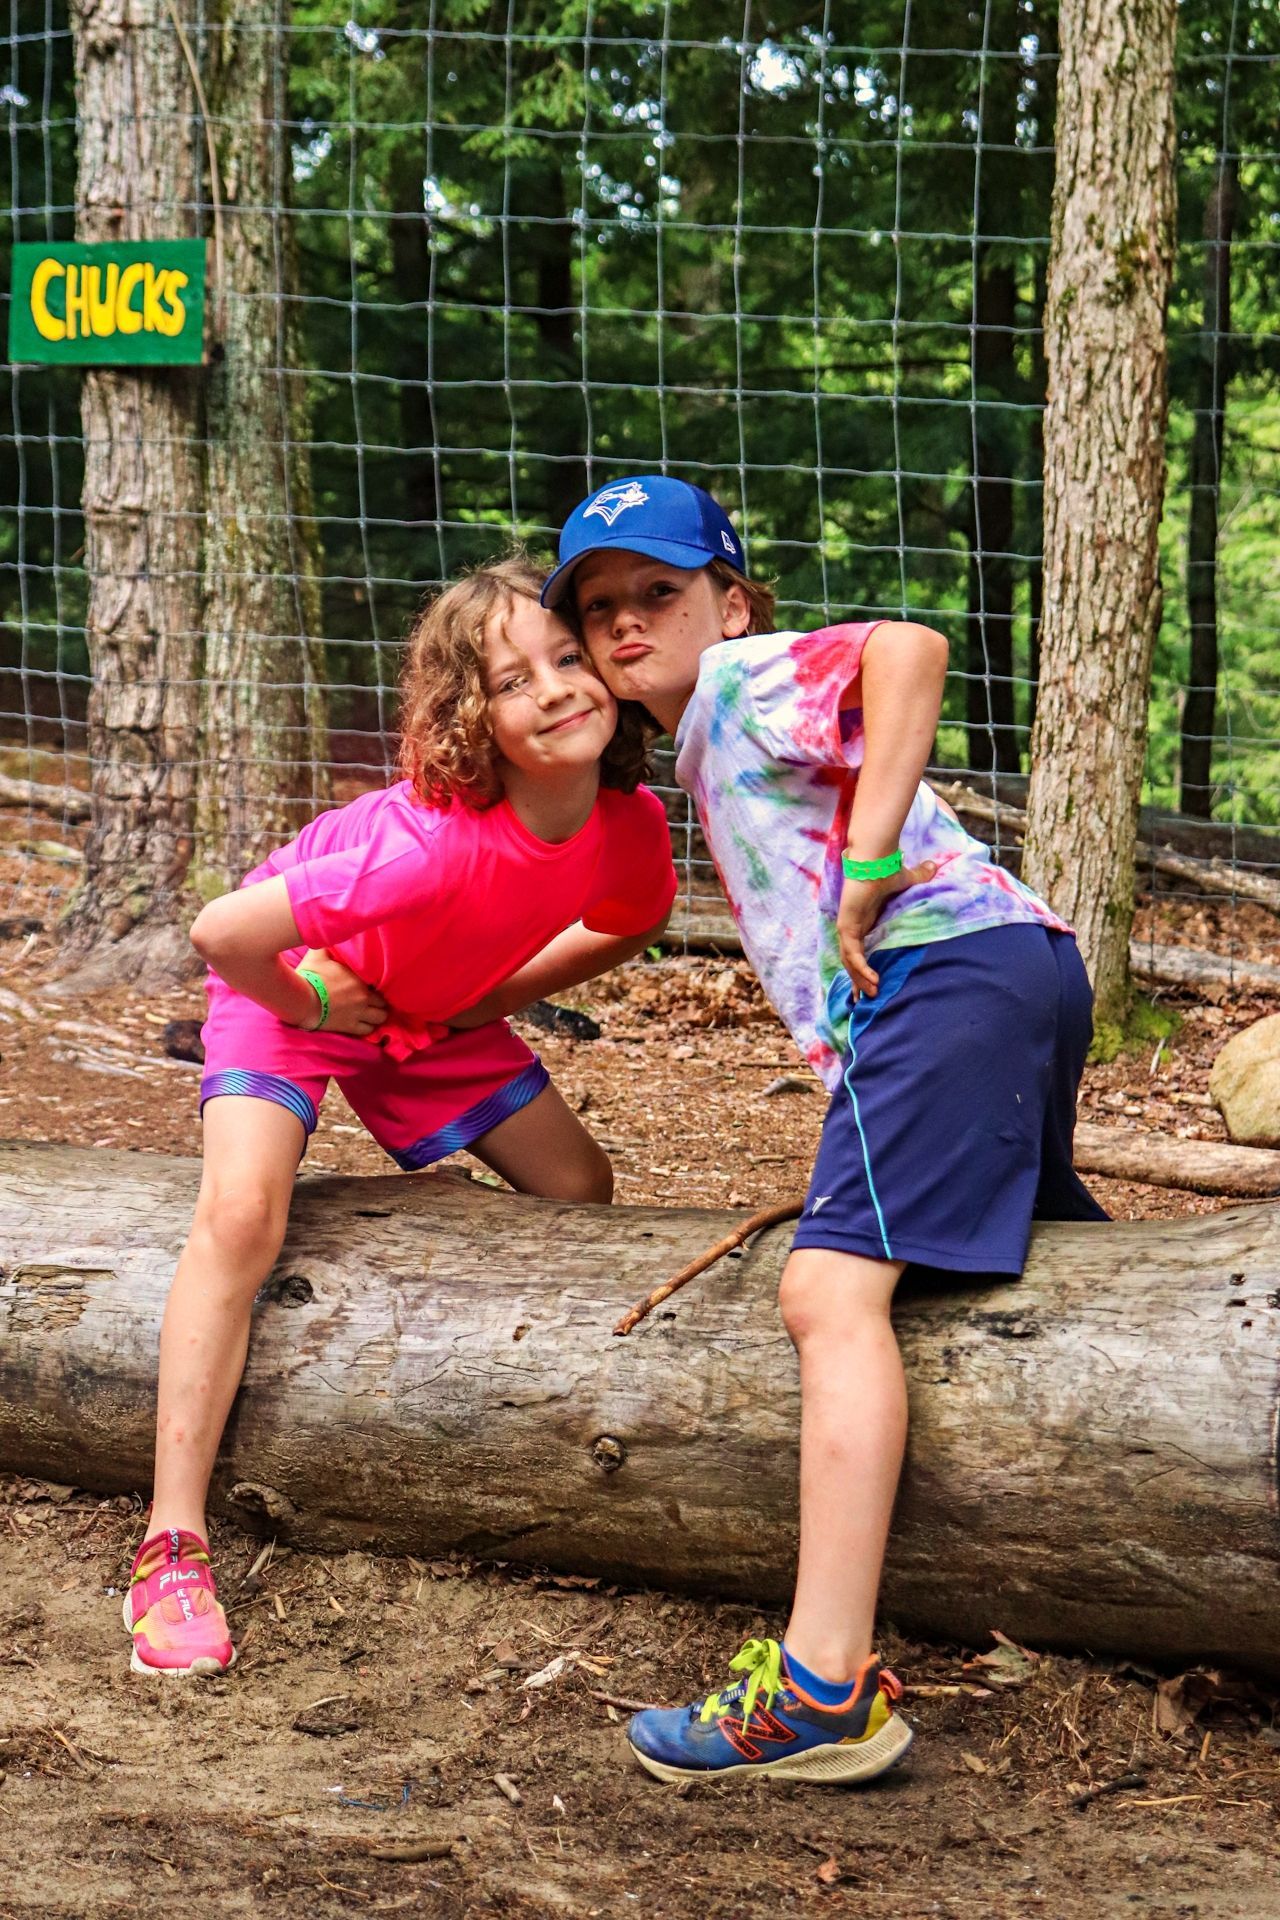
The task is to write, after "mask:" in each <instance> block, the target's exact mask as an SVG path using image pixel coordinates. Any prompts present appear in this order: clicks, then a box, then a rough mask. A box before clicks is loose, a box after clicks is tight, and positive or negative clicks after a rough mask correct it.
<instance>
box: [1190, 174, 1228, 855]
mask: <svg viewBox="0 0 1280 1920" xmlns="http://www.w3.org/2000/svg"><path fill="white" fill-rule="evenodd" d="M1239 181H1240V162H1239V159H1238V158H1237V157H1236V155H1234V154H1230V155H1224V156H1223V158H1222V159H1221V160H1220V161H1219V162H1218V170H1217V174H1216V176H1215V179H1214V183H1213V189H1212V191H1211V193H1210V195H1209V199H1208V202H1207V204H1206V206H1205V210H1204V238H1205V261H1204V325H1203V326H1202V328H1201V330H1200V352H1199V363H1198V370H1197V379H1196V415H1195V420H1196V424H1195V431H1194V433H1193V435H1192V439H1191V471H1190V473H1189V475H1188V480H1187V490H1188V493H1189V494H1190V511H1189V518H1188V521H1187V615H1188V619H1189V621H1190V626H1191V647H1190V654H1189V658H1188V664H1187V697H1186V700H1185V702H1184V703H1183V708H1182V754H1181V766H1180V769H1179V800H1180V803H1181V807H1182V811H1183V812H1184V813H1191V814H1196V815H1197V816H1198V817H1199V818H1200V819H1202V820H1208V819H1209V818H1210V816H1211V815H1212V813H1213V735H1214V725H1215V720H1216V714H1217V703H1218V498H1219V494H1220V491H1221V486H1222V439H1223V429H1224V427H1225V424H1226V406H1227V381H1228V380H1229V378H1230V374H1231V363H1230V354H1231V342H1230V337H1229V336H1230V333H1231V236H1232V233H1233V231H1234V229H1235V218H1236V194H1237V189H1238V186H1239Z"/></svg>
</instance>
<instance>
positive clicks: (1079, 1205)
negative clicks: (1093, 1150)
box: [792, 924, 1107, 1273]
mask: <svg viewBox="0 0 1280 1920" xmlns="http://www.w3.org/2000/svg"><path fill="white" fill-rule="evenodd" d="M872 965H873V966H874V967H875V969H876V972H877V973H878V974H879V976H880V991H879V993H878V994H877V996H876V998H875V999H874V1000H870V999H867V998H866V997H865V996H864V997H863V998H862V999H860V1000H859V1001H858V1003H857V1005H856V1006H855V1007H854V1009H853V1012H852V1017H851V1019H850V1023H849V1050H848V1052H847V1054H846V1056H845V1062H844V1077H843V1080H842V1082H841V1084H840V1085H839V1086H838V1087H837V1088H836V1090H835V1092H834V1093H833V1095H832V1096H831V1105H830V1107H829V1109H828V1111H827V1117H826V1120H825V1121H824V1123H823V1128H822V1140H821V1142H820V1144H819V1147H818V1158H817V1161H816V1163H815V1165H814V1169H813V1178H812V1181H811V1182H810V1186H809V1192H808V1195H807V1197H806V1200H805V1206H804V1213H803V1215H802V1217H801V1220H800V1224H799V1226H798V1228H797V1229H796V1235H795V1239H794V1241H793V1242H792V1245H793V1246H795V1247H827V1248H834V1249H836V1250H837V1251H838V1252H841V1253H860V1254H866V1255H867V1256H868V1257H869V1258H871V1259H873V1260H909V1261H914V1262H917V1263H919V1264H921V1265H924V1266H929V1267H941V1268H943V1269H948V1270H951V1271H953V1272H957V1273H1021V1271H1022V1267H1023V1263H1024V1261H1025V1259H1026V1255H1027V1242H1028V1240H1029V1238H1030V1235H1031V1222H1032V1220H1105V1219H1106V1218H1107V1215H1106V1214H1105V1213H1104V1212H1103V1210H1102V1208H1101V1207H1100V1206H1099V1205H1098V1203H1097V1201H1096V1200H1094V1199H1093V1198H1092V1196H1091V1195H1090V1194H1089V1192H1088V1191H1087V1189H1086V1188H1085V1187H1084V1186H1083V1185H1082V1184H1081V1182H1080V1180H1079V1178H1078V1177H1077V1175H1076V1174H1075V1173H1074V1172H1073V1170H1072V1165H1071V1140H1072V1134H1073V1132H1074V1129H1075V1119H1076V1089H1077V1088H1078V1086H1079V1084H1080V1075H1081V1072H1082V1070H1083V1068H1084V1062H1085V1055H1086V1054H1087V1052H1088V1050H1089V1042H1090V1039H1091V1038H1092V1033H1093V994H1092V991H1091V989H1090V986H1089V980H1088V976H1087V974H1086V973H1085V970H1084V962H1083V961H1082V960H1081V958H1080V953H1079V949H1078V948H1077V946H1076V943H1075V941H1074V940H1073V939H1072V937H1071V935H1070V934H1066V933H1050V932H1049V931H1048V930H1047V929H1046V928H1044V927H1040V926H1034V925H1031V924H1026V925H1021V924H1019V925H1016V926H1007V927H993V928H989V929H987V931H985V932H982V933H966V934H960V935H957V936H956V938H954V939H952V940H938V941H935V942H933V943H932V944H931V945H929V946H921V947H896V948H891V949H889V950H888V951H882V952H881V953H878V954H875V955H873V956H872ZM848 995H849V980H848V975H847V974H843V973H842V974H840V975H838V976H837V978H836V980H835V982H834V983H833V985H832V990H831V996H830V998H831V1010H832V1012H833V1013H838V1012H839V1006H838V1001H839V998H840V997H841V996H843V997H844V998H845V999H846V1000H847V998H848Z"/></svg>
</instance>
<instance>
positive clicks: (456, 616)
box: [399, 548, 649, 810]
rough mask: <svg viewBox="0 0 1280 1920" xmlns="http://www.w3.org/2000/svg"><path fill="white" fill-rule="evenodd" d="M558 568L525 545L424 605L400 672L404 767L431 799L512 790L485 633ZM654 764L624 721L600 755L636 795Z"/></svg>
mask: <svg viewBox="0 0 1280 1920" xmlns="http://www.w3.org/2000/svg"><path fill="white" fill-rule="evenodd" d="M548 571H549V569H548V568H547V567H545V566H539V565H538V564H537V563H536V562H535V561H533V560H532V559H530V557H529V555H528V554H527V553H525V552H524V551H523V549H522V548H515V549H513V550H512V551H511V552H510V553H508V554H505V555H504V556H503V557H502V558H501V559H500V560H494V561H490V562H489V563H488V565H486V566H480V567H475V568H473V569H472V570H471V572H469V573H466V574H464V575H463V577H462V578H461V579H460V580H457V581H455V582H454V584H453V585H452V586H451V587H446V588H445V589H444V590H443V592H441V593H438V594H437V595H436V596H435V598H434V599H433V600H430V601H428V603H427V605H426V606H425V607H423V609H422V611H421V612H420V613H419V615H418V617H417V619H416V620H415V621H414V623H413V626H412V628H411V629H410V632H409V637H408V645H407V650H406V654H405V663H404V668H403V670H402V672H401V675H400V755H399V761H400V772H401V774H402V775H403V776H404V778H405V779H407V780H409V781H411V782H412V785H413V789H414V792H415V793H416V794H417V795H418V797H419V799H421V800H423V801H425V803H426V804H427V805H428V806H448V805H449V804H450V803H451V802H452V801H454V800H461V801H463V802H464V804H465V805H467V806H469V807H474V808H476V809H477V810H480V809H483V808H485V807H492V806H495V805H496V804H497V802H498V801H499V800H501V798H502V793H503V786H502V772H501V761H500V758H499V756H498V754H497V752H496V751H495V748H494V744H493V729H492V726H491V724H490V719H489V689H488V684H487V681H486V678H485V653H484V647H485V635H486V634H487V633H488V631H489V628H490V625H491V623H492V621H493V620H494V618H495V617H496V618H497V619H499V620H503V619H505V618H506V615H507V613H508V612H509V611H510V608H511V605H512V602H513V601H514V600H515V599H516V598H517V597H518V598H521V599H525V600H533V601H536V600H537V599H538V596H539V594H540V593H541V592H542V586H543V582H544V581H545V579H546V577H547V573H548ZM648 771H649V767H648V752H647V745H646V743H645V741H644V739H643V738H642V737H641V735H640V733H639V731H638V729H635V728H633V727H628V728H627V729H626V730H625V732H624V731H623V730H622V729H619V731H618V732H617V733H615V735H614V737H613V739H612V740H611V741H610V742H609V745H608V746H607V747H606V748H605V750H604V753H603V755H602V756H601V760H600V784H601V785H602V786H605V787H616V788H617V789H618V790H619V791H620V792H622V793H634V791H635V789H636V787H637V786H638V785H639V784H640V781H641V780H642V779H644V778H645V776H646V774H647V773H648Z"/></svg>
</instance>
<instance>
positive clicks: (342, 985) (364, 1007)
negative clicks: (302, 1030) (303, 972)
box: [298, 948, 391, 1040]
mask: <svg viewBox="0 0 1280 1920" xmlns="http://www.w3.org/2000/svg"><path fill="white" fill-rule="evenodd" d="M298 965H299V966H300V967H306V968H307V969H308V971H309V972H311V973H318V974H319V975H320V978H321V979H322V980H323V981H324V983H325V985H326V987H328V989H329V1018H328V1020H327V1021H326V1022H325V1031H326V1032H327V1033H345V1034H348V1035H350V1037H351V1038H352V1039H355V1040H367V1039H368V1037H369V1035H370V1034H371V1033H373V1032H374V1031H375V1029H376V1028H378V1027H380V1026H383V1025H384V1024H385V1022H386V1021H388V1020H389V1019H390V1018H391V1009H390V1007H389V1006H388V1005H387V1003H386V1001H385V1000H384V999H383V997H382V995H381V994H380V993H379V992H378V990H377V988H376V987H371V986H369V985H368V984H367V982H365V981H364V980H362V979H361V978H360V976H359V974H358V973H352V971H351V969H350V967H346V966H344V965H343V964H342V962H341V960H335V959H334V957H333V955H332V954H331V953H328V952H326V951H325V950H324V949H323V948H320V949H318V950H312V951H311V952H310V953H304V954H303V956H302V959H301V960H300V961H299V962H298ZM307 991H308V992H309V993H311V996H312V998H313V999H314V1000H315V1002H316V1005H315V1013H314V1016H313V1017H312V1018H311V1019H310V1020H308V1021H307V1022H306V1031H307V1032H308V1033H314V1032H315V1030H316V1028H317V1027H318V1026H319V1024H320V1002H319V998H318V996H317V995H316V994H315V992H314V991H313V989H311V988H310V987H308V989H307Z"/></svg>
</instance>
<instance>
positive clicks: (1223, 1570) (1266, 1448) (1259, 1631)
mask: <svg viewBox="0 0 1280 1920" xmlns="http://www.w3.org/2000/svg"><path fill="white" fill-rule="evenodd" d="M198 1177H199V1166H198V1164H197V1163H196V1162H195V1161H187V1160H177V1159H170V1158H166V1157H162V1156H156V1155H149V1154H146V1155H144V1154H129V1153H122V1152H106V1151H99V1152H86V1151H84V1150H83V1149H80V1148H55V1147H43V1148H41V1147H31V1146H26V1145H22V1144H18V1145H8V1146H5V1147H3V1148H0V1263H2V1264H3V1280H0V1464H2V1465H3V1466H4V1468H6V1469H7V1470H10V1471H13V1472H18V1473H29V1474H38V1475H45V1476H48V1477H52V1478H54V1479H59V1480H64V1481H71V1482H74V1483H75V1484H77V1485H89V1486H92V1487H94V1488H95V1489H98V1490H101V1491H102V1492H126V1491H132V1490H134V1489H137V1488H141V1487H144V1486H145V1485H146V1483H147V1479H148V1475H149V1473H150V1462H151V1446H152V1421H153V1384H154V1377H155V1366H156V1359H155V1356H156V1342H157V1337H158V1329H159V1322H160V1314H161V1310H162V1307H163V1303H164V1297H165V1293H166V1290H167V1287H168V1284H169V1279H170V1276H171V1273H172V1269H173V1263H174V1259H175V1257H176V1255H177V1252H178V1249H179V1247H180V1246H181V1244H182V1240H183V1238H184V1235H185V1233H186V1230H187V1226H188V1223H189V1219H190V1214H191V1208H192V1204H193V1201H194V1198H195V1193H196V1187H197V1182H198ZM734 1224H735V1216H734V1215H732V1214H729V1213H725V1212H723V1211H709V1210H698V1211H693V1210H686V1209H675V1208H638V1207H634V1208H624V1207H567V1206H561V1205H558V1204H555V1203H552V1202H549V1201H537V1200H526V1199H519V1198H516V1197H514V1196H511V1195H500V1194H496V1193H493V1192H490V1191H488V1190H484V1189H479V1188H477V1187H473V1186H470V1185H467V1184H464V1183H461V1182H458V1181H455V1180H451V1179H450V1178H449V1177H447V1176H442V1175H419V1176H410V1177H405V1176H403V1175H401V1176H392V1177H389V1178H383V1179H315V1180H311V1179H304V1180H302V1181H301V1182H300V1184H299V1187H298V1191H297V1194H296V1197H295V1203H294V1209H293V1215H292V1219H291V1222H290V1227H289V1235H288V1239H287V1241H286V1245H285V1249H284V1251H283V1253H282V1255H281V1259H280V1261H279V1263H278V1265H277V1266H276V1268H275V1271H274V1272H273V1274H272V1276H271V1278H270V1279H269V1280H268V1282H267V1285H266V1287H265V1288H264V1289H263V1293H262V1296H261V1298H260V1302H259V1306H258V1309H257V1313H256V1317H255V1326H254V1333H253V1338H252V1342H251V1348H250V1355H249V1363H248V1369H247V1372H246V1375H245V1382H244V1386H243V1389H242V1391H241V1393H240V1396H239V1398H238V1400H237V1402H236V1405H235V1408H234V1409H233V1413H232V1418H231V1421H230V1424H229V1426H228V1429H227V1435H226V1439H225V1442H224V1446H223V1449H222V1452H221V1454H220V1456H219V1460H218V1465H217V1469H216V1474H215V1485H214V1491H215V1501H216V1504H217V1505H219V1506H220V1507H221V1509H222V1510H224V1511H230V1512H231V1513H233V1514H235V1515H237V1516H238V1517H240V1518H241V1519H242V1520H246V1521H248V1522H250V1523H251V1524H256V1525H258V1526H260V1527H262V1528H263V1529H266V1530H269V1531H271V1532H274V1533H276V1534H278V1535H279V1536H280V1537H282V1538H287V1539H290V1540H294V1541H297V1542H298V1543H299V1544H302V1545H310V1546H315V1547H324V1548H342V1547H356V1546H364V1547H368V1546H375V1547H381V1548H385V1549H387V1550H393V1551H396V1552H414V1553H424V1554H438V1553H443V1552H446V1551H449V1550H451V1549H457V1550H459V1551H462V1552H465V1553H468V1554H471V1555H474V1556H475V1557H477V1558H479V1559H494V1560H523V1561H529V1562H533V1563H536V1564H540V1565H544V1566H550V1567H553V1568H559V1569H565V1570H573V1571H576V1572H581V1573H587V1574H599V1575H601V1576H603V1577H605V1578H608V1579H617V1580H626V1581H635V1582H646V1583H647V1582H652V1583H654V1584H658V1585H662V1586H666V1587H671V1588H679V1589H685V1590H711V1591H714V1592H719V1593H725V1594H734V1595H738V1596H742V1597H745V1598H749V1599H751V1600H753V1601H757V1602H767V1603H769V1604H774V1603H778V1602H781V1601H782V1600H783V1599H784V1598H785V1596H786V1594H787V1592H788V1591H789V1588H790V1583H791V1579H792V1573H793V1566H792V1560H793V1551H794V1545H795V1513H796V1498H795V1481H796V1467H797V1433H798V1418H799V1393H798V1385H797V1377H796V1369H795V1362H794V1356H793V1354H792V1351H791V1348H790V1346H789V1344H788V1342H787V1339H786V1337H785V1335H784V1333H783V1331H782V1328H781V1326H780V1324H779V1321H778V1317H777V1313H776V1308H775V1303H774V1292H775V1288H776V1285H777V1282H778V1278H779V1275H780V1273H781V1269H782V1265H783V1261H784V1259H785V1257H786V1253H787V1249H788V1246H789V1244H790V1233H789V1231H787V1230H786V1229H783V1230H775V1231H773V1232H771V1233H768V1234H764V1235H761V1236H760V1237H759V1238H758V1239H757V1240H756V1241H754V1242H753V1243H752V1245H751V1247H750V1249H749V1251H747V1252H746V1253H745V1254H744V1255H743V1256H742V1257H741V1258H739V1259H734V1260H726V1261H724V1262H722V1263H721V1265H720V1266H718V1267H717V1268H715V1269H714V1270H713V1271H712V1272H711V1273H709V1274H708V1275H706V1276H705V1278H703V1279H701V1280H699V1281H698V1282H696V1283H695V1284H694V1285H693V1286H691V1287H689V1288H688V1289H687V1290H686V1291H685V1292H684V1293H683V1294H681V1295H680V1297H679V1300H678V1301H677V1302H673V1303H672V1304H671V1305H670V1306H669V1307H667V1308H665V1309H660V1310H659V1311H658V1313H656V1314H655V1315H654V1316H653V1318H652V1319H651V1320H649V1321H648V1322H647V1323H646V1324H645V1326H644V1327H642V1328H641V1329H639V1330H638V1331H637V1332H636V1333H635V1334H633V1335H632V1336H631V1338H630V1339H627V1340H617V1339H614V1337H613V1336H612V1334H611V1332H610V1329H611V1327H612V1326H613V1325H614V1324H615V1323H616V1321H617V1319H618V1317H619V1315H620V1314H621V1313H622V1312H623V1310H624V1309H625V1308H626V1307H628V1306H629V1305H630V1304H631V1302H632V1301H633V1300H634V1299H636V1298H638V1297H639V1296H640V1295H641V1294H643V1293H644V1292H646V1291H647V1290H648V1289H649V1288H650V1287H651V1286H653V1285H654V1284H656V1283H657V1282H658V1281H659V1280H661V1279H663V1278H665V1277H666V1276H667V1275H668V1274H670V1273H671V1272H673V1271H674V1270H675V1269H676V1268H677V1267H679V1266H681V1265H683V1264H684V1263H685V1262H686V1261H687V1260H688V1259H689V1258H690V1257H691V1256H692V1255H693V1254H695V1253H697V1252H698V1251H699V1250H700V1249H701V1248H702V1247H704V1246H706V1245H707V1244H708V1243H709V1242H711V1241H713V1240H715V1239H717V1238H719V1237H720V1235H721V1234H723V1232H724V1231H725V1230H726V1228H727V1227H730V1226H732V1225H734ZM1278 1285H1280V1208H1276V1207H1273V1206H1270V1205H1267V1204H1259V1205H1254V1206H1249V1207H1245V1208H1242V1209H1238V1210H1236V1211H1233V1212H1230V1213H1222V1214H1217V1215H1214V1216H1210V1217H1208V1218H1199V1219H1191V1220H1180V1221H1159V1222H1156V1221H1150V1222H1141V1223H1138V1224H1134V1225H1105V1226H1103V1225H1099V1226H1093V1225H1089V1226H1054V1227H1043V1228H1039V1229H1037V1231H1036V1233H1035V1235H1034V1238H1033V1244H1032V1251H1031V1258H1030V1261H1029V1264H1028V1268H1027V1272H1026V1275H1025V1277H1024V1279H1023V1280H1022V1281H1021V1283H1013V1282H1008V1281H993V1282H988V1281H983V1280H981V1279H974V1280H972V1281H965V1282H961V1283H958V1282H956V1280H955V1279H954V1277H953V1278H952V1279H951V1280H950V1281H949V1282H946V1283H940V1282H938V1280H937V1278H936V1276H935V1277H934V1278H933V1279H932V1280H931V1279H930V1277H929V1276H928V1275H923V1274H921V1275H917V1276H914V1277H913V1278H911V1279H909V1281H908V1282H907V1283H906V1284H904V1288H903V1290H902V1293H901V1298H900V1301H899V1304H898V1306H897V1308H896V1309H895V1314H896V1322H897V1328H898V1333H899V1336H900V1338H901V1341H902V1346H903V1351H904V1355H905V1359H906V1366H907V1374H908V1378H909V1380H910V1383H911V1395H912V1432H911V1440H910V1447H909V1454H908V1460H907V1466H906V1472H905V1476H904V1480H903V1485H902V1492H901V1497H900V1500H899V1507H898V1514H897V1519H896V1522H895V1528H894V1535H893V1544H892V1547H891V1551H890V1557H889V1565H888V1569H887V1573H886V1578H885V1588H884V1613H885V1616H886V1617H887V1618H888V1619H890V1620H893V1621H894V1622H896V1623H897V1625H898V1626H900V1627H901V1628H903V1629H904V1630H906V1631H909V1632H913V1633H932V1634H938V1635H942V1636H945V1637H947V1638H956V1639H960V1640H967V1641H970V1642H973V1641H977V1640H985V1637H986V1635H987V1633H988V1631H989V1629H990V1628H991V1627H992V1626H999V1627H1001V1628H1003V1630H1004V1631H1005V1632H1007V1633H1010V1634H1013V1635H1015V1636H1016V1637H1017V1638H1019V1639H1023V1640H1028V1641H1030V1642H1032V1643H1033V1644H1041V1645H1047V1646H1067V1647H1073V1648H1082V1647H1087V1648H1089V1649H1091V1650H1093V1651H1095V1652H1106V1651H1114V1652H1118V1653H1128V1654H1136V1655H1139V1656H1140V1657H1141V1658H1142V1659H1144V1660H1151V1659H1158V1660H1177V1661H1184V1660H1223V1661H1230V1662H1233V1663H1237V1664H1239V1665H1241V1666H1244V1667H1249V1668H1253V1669H1256V1670H1259V1671H1262V1672H1267V1673H1280V1621H1278V1618H1277V1611H1276V1606H1275V1595H1276V1581H1277V1577H1278V1576H1280V1525H1278V1523H1277V1518H1276V1498H1277V1470H1276V1416H1277V1404H1278V1400H1280V1363H1278V1362H1277V1350H1278V1339H1280V1305H1278V1304H1277V1287H1278Z"/></svg>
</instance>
